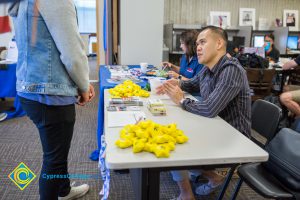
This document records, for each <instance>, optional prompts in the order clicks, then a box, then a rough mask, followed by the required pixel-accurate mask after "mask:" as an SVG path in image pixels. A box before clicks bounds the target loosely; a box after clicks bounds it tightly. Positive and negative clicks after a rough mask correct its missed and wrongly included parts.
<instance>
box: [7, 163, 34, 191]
mask: <svg viewBox="0 0 300 200" xmlns="http://www.w3.org/2000/svg"><path fill="white" fill-rule="evenodd" d="M35 177H36V175H35V174H34V173H33V172H32V171H31V170H30V169H29V167H27V166H26V165H25V164H24V163H23V162H21V163H20V164H19V165H18V166H17V167H16V168H15V169H14V171H12V172H11V173H10V174H9V175H8V178H9V179H10V180H12V182H14V183H15V184H16V186H18V187H19V188H20V190H24V189H25V188H26V187H27V186H28V185H29V184H30V183H31V181H33V179H35Z"/></svg>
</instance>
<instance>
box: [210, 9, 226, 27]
mask: <svg viewBox="0 0 300 200" xmlns="http://www.w3.org/2000/svg"><path fill="white" fill-rule="evenodd" d="M209 17H210V25H213V26H217V27H221V28H223V29H226V28H229V27H230V12H219V11H210V13H209Z"/></svg>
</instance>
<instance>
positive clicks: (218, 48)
mask: <svg viewBox="0 0 300 200" xmlns="http://www.w3.org/2000/svg"><path fill="white" fill-rule="evenodd" d="M224 43H225V42H224V40H222V39H221V38H218V39H217V50H220V49H221V48H223V46H224Z"/></svg>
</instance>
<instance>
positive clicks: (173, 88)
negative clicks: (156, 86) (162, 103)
mask: <svg viewBox="0 0 300 200" xmlns="http://www.w3.org/2000/svg"><path fill="white" fill-rule="evenodd" d="M163 87H164V92H165V94H167V95H168V96H169V97H170V98H171V99H172V101H173V102H174V103H176V104H178V105H179V104H180V101H181V100H182V99H183V98H184V93H183V91H182V90H181V89H180V87H179V86H178V85H173V84H172V83H170V82H168V81H167V82H165V83H164V84H163Z"/></svg>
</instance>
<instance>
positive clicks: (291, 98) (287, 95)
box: [280, 55, 300, 117]
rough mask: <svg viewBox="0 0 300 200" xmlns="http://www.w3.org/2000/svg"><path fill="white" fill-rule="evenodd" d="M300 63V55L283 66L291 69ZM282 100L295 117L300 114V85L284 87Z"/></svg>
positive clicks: (285, 68)
mask: <svg viewBox="0 0 300 200" xmlns="http://www.w3.org/2000/svg"><path fill="white" fill-rule="evenodd" d="M299 65H300V55H299V56H298V57H297V58H296V59H294V60H291V61H289V62H287V63H285V64H284V65H283V66H282V69H283V70H289V69H291V68H294V67H297V66H299ZM280 102H281V103H282V104H283V105H285V106H286V107H287V108H288V110H289V111H291V112H292V113H293V114H295V117H299V116H300V106H299V103H300V86H298V85H288V86H285V87H284V93H282V94H281V95H280Z"/></svg>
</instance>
